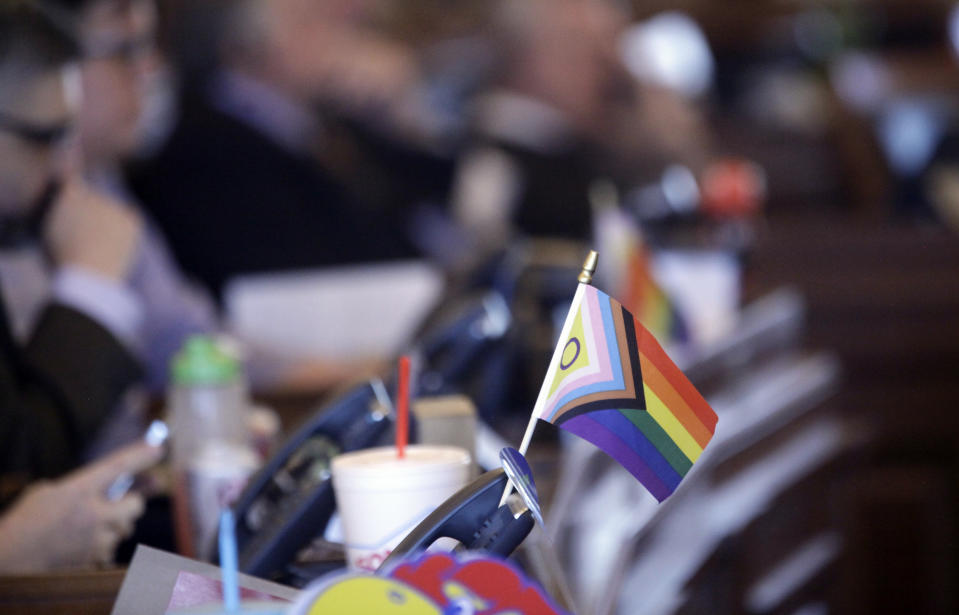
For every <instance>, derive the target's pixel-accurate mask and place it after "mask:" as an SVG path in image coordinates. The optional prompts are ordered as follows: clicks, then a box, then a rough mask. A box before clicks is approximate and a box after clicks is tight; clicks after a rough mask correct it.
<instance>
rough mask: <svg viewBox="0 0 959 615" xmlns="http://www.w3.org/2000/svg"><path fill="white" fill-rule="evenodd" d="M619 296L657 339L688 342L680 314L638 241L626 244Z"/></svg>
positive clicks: (646, 251)
mask: <svg viewBox="0 0 959 615" xmlns="http://www.w3.org/2000/svg"><path fill="white" fill-rule="evenodd" d="M624 277H625V280H624V281H623V283H622V284H621V287H622V291H621V295H620V298H621V299H622V300H623V303H624V304H626V305H628V306H629V307H630V309H632V310H633V313H634V314H635V315H636V318H637V319H638V320H639V322H641V323H642V324H643V326H645V327H646V329H648V330H649V331H652V332H653V334H655V335H657V336H659V339H662V340H666V341H667V342H668V341H675V342H688V341H689V330H688V328H687V327H686V321H685V319H683V316H682V314H680V313H679V310H678V309H676V306H675V304H674V303H673V302H672V300H671V299H670V298H669V296H668V295H667V294H666V292H665V291H664V290H663V289H662V287H661V286H660V285H659V284H658V283H657V282H656V280H655V279H654V278H653V274H652V271H651V268H650V264H649V252H648V250H647V249H646V247H645V246H644V245H642V243H641V242H637V243H636V244H635V245H633V246H631V247H630V250H629V254H628V255H627V257H626V271H625V276H624Z"/></svg>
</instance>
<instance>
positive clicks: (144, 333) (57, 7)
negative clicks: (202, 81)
mask: <svg viewBox="0 0 959 615" xmlns="http://www.w3.org/2000/svg"><path fill="white" fill-rule="evenodd" d="M41 6H42V7H43V9H44V10H45V11H46V12H48V13H49V14H50V15H51V16H52V17H53V18H54V19H56V20H57V21H58V22H60V23H63V24H65V25H67V26H68V27H69V28H70V29H71V30H72V31H73V32H74V33H75V35H76V38H77V41H78V43H79V46H80V49H81V52H82V58H81V61H80V62H79V76H80V85H81V89H82V93H83V95H82V98H81V100H80V102H79V106H78V115H77V125H76V137H77V143H78V145H79V162H80V166H81V167H82V173H83V176H84V178H85V179H86V180H87V181H88V182H89V183H90V184H92V185H93V186H94V187H95V188H97V189H99V190H101V191H103V192H105V193H106V194H108V195H110V196H111V197H113V198H115V199H117V201H118V202H120V203H121V204H122V205H123V206H124V207H126V208H128V209H130V210H131V211H134V212H136V214H137V215H138V216H140V217H141V219H142V220H143V233H142V235H141V238H140V241H139V245H138V246H137V249H136V253H135V255H134V261H133V264H132V266H131V268H130V271H129V274H128V281H129V286H130V288H131V289H132V290H133V291H134V293H135V294H136V295H137V296H138V297H139V299H140V303H141V305H142V306H143V310H144V318H143V327H142V328H141V330H140V331H138V339H137V345H138V350H139V353H140V357H141V359H142V360H143V364H144V368H145V371H146V374H145V376H146V382H145V384H146V386H147V387H148V389H149V391H150V392H151V393H153V394H158V393H162V392H163V391H164V390H165V388H166V383H167V375H168V366H169V363H170V359H171V358H172V356H173V355H174V354H175V353H176V351H177V350H178V349H179V348H180V346H181V345H182V344H183V342H184V341H185V340H186V338H187V337H188V336H189V335H191V334H194V333H210V332H213V331H214V330H216V328H217V315H216V309H215V306H214V303H213V300H212V298H211V297H210V296H209V295H208V294H206V293H204V292H203V291H202V290H201V289H200V288H199V287H198V286H197V285H195V284H192V283H191V282H190V281H189V280H187V279H186V278H185V276H184V275H183V273H182V272H181V270H180V269H179V267H178V265H177V264H176V261H175V259H174V257H173V255H172V254H171V252H170V250H169V248H168V246H167V243H166V240H165V238H164V236H163V234H162V232H161V231H160V230H159V228H158V227H157V225H156V224H155V223H154V222H153V220H152V218H151V217H150V216H149V215H148V214H147V213H146V212H144V210H143V208H142V207H141V206H140V205H139V203H138V202H137V199H136V197H135V196H134V195H133V194H132V192H131V191H130V190H129V189H128V186H127V183H126V180H125V177H124V172H123V167H124V165H125V163H126V162H127V161H128V159H129V158H130V157H131V156H133V155H134V154H135V153H137V152H138V151H140V150H141V148H143V147H144V146H145V141H147V140H148V136H149V134H150V133H152V132H154V131H156V132H162V128H161V127H158V126H156V124H157V123H158V121H159V120H160V117H159V116H158V114H157V113H155V112H154V109H155V107H156V105H155V104H153V103H154V102H155V101H156V100H157V99H156V97H151V96H150V94H151V92H162V91H163V90H162V88H161V87H159V86H161V85H162V84H163V82H164V79H163V77H164V75H165V71H164V63H163V62H162V59H161V58H160V55H159V53H158V51H157V46H156V42H155V35H156V21H157V11H156V6H155V4H154V1H153V0H43V2H42V3H41ZM120 431H123V430H122V429H120ZM127 431H129V430H127Z"/></svg>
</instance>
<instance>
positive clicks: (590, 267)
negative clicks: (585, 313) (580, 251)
mask: <svg viewBox="0 0 959 615" xmlns="http://www.w3.org/2000/svg"><path fill="white" fill-rule="evenodd" d="M598 264H599V252H597V251H596V250H590V251H589V254H587V255H586V260H584V261H583V269H582V271H580V272H579V277H577V278H576V279H577V281H578V282H579V283H580V284H589V283H590V282H592V281H593V275H594V274H595V273H596V266H597V265H598ZM537 420H539V419H537V418H536V415H535V414H534V413H533V412H531V413H530V417H529V423H528V424H527V425H526V433H524V434H523V441H522V442H521V443H520V445H519V452H520V454H521V455H523V456H525V455H526V450H527V449H528V448H529V443H530V442H531V441H532V440H533V431H535V430H536V421H537ZM512 491H513V483H511V482H509V481H507V482H506V489H504V490H503V497H502V498H500V501H499V505H500V506H502V505H503V504H505V503H506V498H508V497H509V494H510V493H511V492H512Z"/></svg>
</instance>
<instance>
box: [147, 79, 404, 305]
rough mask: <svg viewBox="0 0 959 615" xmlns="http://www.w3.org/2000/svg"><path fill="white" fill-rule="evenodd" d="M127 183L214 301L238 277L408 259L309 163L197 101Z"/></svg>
mask: <svg viewBox="0 0 959 615" xmlns="http://www.w3.org/2000/svg"><path fill="white" fill-rule="evenodd" d="M132 180H133V185H134V188H135V190H136V191H137V193H138V196H139V197H140V199H141V200H142V202H143V203H144V204H145V205H146V207H147V208H148V209H149V210H150V213H151V214H152V215H153V216H154V218H155V219H156V221H157V222H158V223H159V225H160V227H161V228H162V230H163V232H164V234H165V235H166V237H167V239H168V240H169V243H170V246H171V248H172V250H173V252H174V254H175V255H176V257H177V259H178V261H179V263H180V265H181V267H183V269H184V270H186V271H187V272H188V273H189V274H192V275H194V276H196V277H197V278H198V279H199V280H200V281H202V282H204V283H205V284H206V285H207V286H209V287H210V288H211V289H212V290H213V291H214V292H215V293H217V294H219V293H220V292H221V291H222V287H223V285H224V284H225V283H226V282H227V281H228V280H229V279H230V278H231V277H233V276H235V275H237V274H241V273H251V272H267V271H280V270H290V269H301V268H313V267H320V266H326V265H335V264H342V263H350V262H357V261H370V260H381V259H385V258H392V257H397V256H406V255H408V253H409V252H408V248H407V247H406V246H405V245H404V244H403V240H402V239H401V236H402V231H401V230H399V229H396V228H390V225H388V224H385V223H384V220H383V219H381V218H379V217H377V216H375V215H369V214H370V212H368V211H366V210H364V208H363V207H360V206H359V205H358V203H357V201H356V200H355V199H351V198H350V197H349V196H348V195H347V194H345V191H344V190H343V189H342V187H341V185H340V184H339V183H338V182H336V181H334V180H333V179H332V178H331V176H330V174H329V173H327V172H325V171H324V170H323V169H322V168H321V167H320V166H319V164H318V163H317V161H316V160H315V159H314V158H312V157H311V156H309V155H305V154H303V155H301V154H297V153H294V152H291V151H290V150H288V149H285V148H283V147H281V146H280V145H279V144H277V143H276V142H274V141H273V140H271V139H270V138H268V137H267V136H265V135H264V134H262V133H261V132H259V131H257V130H256V129H254V128H252V127H250V126H248V125H246V124H244V123H243V122H241V121H239V120H237V119H236V118H234V117H232V116H230V115H227V114H225V113H223V112H221V111H219V110H217V109H215V108H213V107H212V106H211V105H209V104H208V103H206V102H204V101H202V100H197V99H196V98H191V99H189V100H188V101H187V103H185V104H184V109H183V112H182V115H181V118H180V121H179V124H178V126H177V127H176V128H175V130H174V132H173V134H172V135H171V137H170V139H169V141H168V142H167V143H166V145H165V146H164V147H163V149H162V150H161V151H160V153H159V154H158V155H157V156H156V157H154V159H152V160H151V161H148V163H147V164H146V165H144V166H143V167H142V168H141V169H137V170H135V171H134V173H133V176H132Z"/></svg>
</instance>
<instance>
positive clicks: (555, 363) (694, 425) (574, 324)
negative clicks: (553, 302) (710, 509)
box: [533, 284, 717, 502]
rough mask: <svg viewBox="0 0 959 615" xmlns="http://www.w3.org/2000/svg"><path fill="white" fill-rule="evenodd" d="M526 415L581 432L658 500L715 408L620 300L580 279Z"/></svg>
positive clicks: (697, 451) (685, 467)
mask: <svg viewBox="0 0 959 615" xmlns="http://www.w3.org/2000/svg"><path fill="white" fill-rule="evenodd" d="M533 418H534V419H537V418H538V419H542V420H544V421H549V422H550V423H554V424H556V425H558V426H559V427H561V428H563V429H565V430H567V431H570V432H572V433H574V434H576V435H577V436H579V437H581V438H584V439H586V440H588V441H590V442H592V443H593V444H595V445H596V446H598V447H599V448H600V449H602V450H603V451H604V452H606V453H607V454H608V455H610V456H611V457H612V458H613V459H615V460H616V461H618V462H619V463H620V464H622V465H623V466H624V467H625V468H626V469H627V470H629V471H630V472H631V473H632V474H633V476H635V477H636V478H637V479H638V480H639V481H640V482H641V483H642V484H643V485H644V486H645V487H646V488H647V489H648V490H649V491H650V493H652V494H653V495H654V496H655V497H656V499H657V500H659V501H660V502H662V501H663V500H664V499H666V498H667V497H668V496H669V495H670V494H671V493H672V492H673V491H675V489H676V487H677V486H678V485H679V482H680V481H681V480H682V478H683V477H684V476H685V475H686V473H687V472H689V469H690V468H691V467H692V465H693V463H694V462H695V461H696V460H697V459H699V456H700V455H701V454H702V452H703V448H704V447H705V446H706V444H708V443H709V440H710V439H711V438H712V436H713V433H714V432H715V430H716V421H717V417H716V413H715V412H714V411H713V409H712V408H710V407H709V404H708V403H706V400H704V399H703V397H702V395H700V394H699V392H698V391H696V389H695V388H694V387H693V385H692V384H691V383H690V382H689V380H688V379H687V378H686V376H684V375H683V373H682V372H681V371H680V370H679V368H678V367H676V365H675V364H674V363H673V362H672V361H671V360H670V358H669V357H668V356H667V355H666V353H665V352H664V351H663V349H662V348H661V347H660V345H659V343H658V342H657V341H656V339H655V338H654V337H653V336H652V335H651V334H650V333H649V332H648V331H647V330H646V329H644V328H643V326H642V325H641V324H639V322H638V321H637V320H636V319H635V318H634V317H633V315H632V314H630V313H629V312H628V311H627V310H626V309H625V308H623V306H622V305H620V304H619V303H617V302H616V301H615V300H614V299H612V298H610V297H609V295H606V294H605V293H602V292H600V291H599V290H597V289H596V288H594V287H592V286H589V285H586V284H580V285H579V287H578V288H577V289H576V295H575V296H574V297H573V305H572V306H571V307H570V310H569V314H568V315H567V317H566V323H565V324H564V326H563V331H562V333H561V334H560V339H559V343H558V344H557V346H556V350H555V351H554V352H553V358H552V360H551V361H550V365H549V370H548V371H547V374H546V379H545V380H544V381H543V387H542V389H540V393H539V397H538V398H537V400H536V405H535V407H534V408H533Z"/></svg>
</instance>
